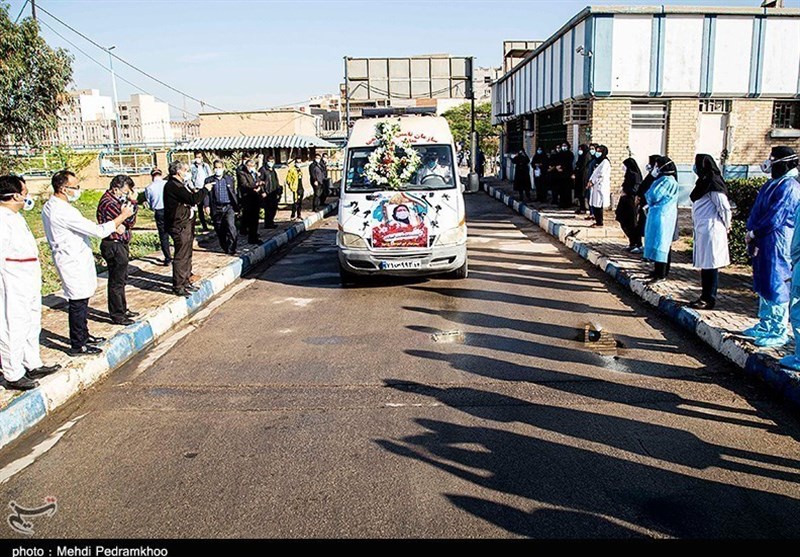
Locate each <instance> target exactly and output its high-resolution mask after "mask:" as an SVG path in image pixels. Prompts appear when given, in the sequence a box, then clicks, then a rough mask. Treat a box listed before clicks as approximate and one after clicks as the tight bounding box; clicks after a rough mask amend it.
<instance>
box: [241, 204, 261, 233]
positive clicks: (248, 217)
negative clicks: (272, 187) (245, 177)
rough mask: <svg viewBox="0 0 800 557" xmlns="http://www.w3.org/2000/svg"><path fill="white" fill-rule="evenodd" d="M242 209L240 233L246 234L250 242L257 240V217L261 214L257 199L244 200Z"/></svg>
mask: <svg viewBox="0 0 800 557" xmlns="http://www.w3.org/2000/svg"><path fill="white" fill-rule="evenodd" d="M243 205H244V206H243V207H242V221H241V224H242V233H243V234H247V238H248V240H250V242H255V241H257V240H258V216H259V213H260V212H261V202H260V201H259V198H250V199H245V200H244V203H243Z"/></svg>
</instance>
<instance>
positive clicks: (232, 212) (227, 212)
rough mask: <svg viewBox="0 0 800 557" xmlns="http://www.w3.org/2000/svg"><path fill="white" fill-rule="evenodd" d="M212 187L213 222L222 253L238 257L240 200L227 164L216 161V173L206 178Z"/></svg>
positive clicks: (209, 195)
mask: <svg viewBox="0 0 800 557" xmlns="http://www.w3.org/2000/svg"><path fill="white" fill-rule="evenodd" d="M206 183H207V184H208V183H210V184H211V185H212V187H211V190H210V191H209V192H208V197H209V206H210V207H211V222H212V223H213V225H214V231H215V232H216V233H217V238H219V245H220V247H221V248H222V251H224V252H225V253H227V254H229V255H236V246H237V244H238V242H239V233H238V232H237V231H236V213H237V212H238V211H239V199H238V196H237V195H236V191H235V190H234V187H233V176H231V175H230V174H228V173H227V172H225V163H224V162H222V161H221V160H215V161H214V173H213V174H212V175H211V176H209V177H208V178H206Z"/></svg>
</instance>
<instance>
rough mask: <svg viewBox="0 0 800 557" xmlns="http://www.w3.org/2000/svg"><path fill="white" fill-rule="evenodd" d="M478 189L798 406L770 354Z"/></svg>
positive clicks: (798, 379) (794, 381)
mask: <svg viewBox="0 0 800 557" xmlns="http://www.w3.org/2000/svg"><path fill="white" fill-rule="evenodd" d="M481 188H482V189H483V190H484V191H485V192H486V193H488V194H489V195H490V196H491V197H494V198H495V199H497V200H499V201H501V202H503V203H505V204H506V205H508V206H509V207H511V208H512V209H514V210H515V211H516V212H518V213H519V214H521V215H522V216H524V217H525V218H527V219H528V220H530V221H532V222H533V223H534V224H536V225H538V226H539V227H540V228H541V229H542V230H544V231H545V232H547V233H548V234H550V235H551V236H553V237H555V238H558V240H559V241H560V242H561V243H562V244H564V245H566V246H567V247H568V248H570V249H571V250H572V251H574V252H575V253H577V254H578V255H579V256H580V257H581V258H583V259H585V260H587V261H588V262H589V263H591V264H592V265H595V266H596V267H598V268H600V269H601V270H602V271H603V272H605V273H606V274H608V275H609V276H611V277H612V278H614V280H616V281H617V282H618V283H619V284H620V285H622V286H623V287H625V288H626V289H627V290H630V291H631V292H633V293H634V294H636V295H637V296H638V297H639V298H641V299H642V300H644V301H645V302H646V303H647V304H649V305H651V306H653V307H655V308H657V309H658V310H659V311H660V312H661V313H663V314H664V315H666V316H667V317H669V318H670V320H672V321H673V322H674V323H676V324H677V325H679V326H680V327H681V328H683V329H684V330H686V331H689V332H691V333H693V334H695V335H696V336H697V337H698V338H699V339H701V340H702V341H703V342H705V343H706V344H707V345H708V346H710V347H711V348H713V349H714V350H715V351H717V352H718V353H720V354H722V355H723V356H724V357H725V358H726V359H728V360H730V361H731V362H733V363H734V364H735V365H736V366H738V367H739V368H741V369H742V370H743V371H744V373H745V374H746V375H748V376H751V377H755V378H757V379H760V380H761V381H763V382H764V383H766V384H767V385H768V386H769V387H770V388H771V389H772V390H773V391H775V392H776V393H777V394H779V395H780V396H782V397H784V398H785V399H786V400H787V401H789V402H790V403H791V404H792V405H793V406H794V407H795V409H800V373H797V372H794V371H790V370H787V369H785V368H782V367H781V366H780V363H779V362H778V360H777V359H775V358H773V357H772V356H769V355H767V354H763V353H760V352H754V351H752V350H749V349H748V348H750V347H749V346H745V344H744V342H743V341H741V340H739V339H738V338H736V337H735V336H734V335H732V334H731V333H730V332H728V331H726V330H724V329H720V328H719V327H715V326H713V325H711V324H709V323H707V322H706V321H704V320H703V316H702V314H700V313H698V312H697V311H695V310H693V309H691V308H688V307H685V306H683V305H682V304H680V303H679V302H678V301H676V300H674V299H673V298H672V297H671V296H663V295H661V294H659V293H658V292H656V291H655V290H653V289H652V288H650V287H649V286H648V285H647V283H646V282H645V281H644V280H642V279H641V278H638V277H634V276H631V275H630V274H629V273H628V272H627V271H626V270H625V269H624V268H623V267H622V266H621V265H619V264H618V263H615V262H614V261H613V260H612V259H610V258H609V257H608V256H606V255H604V254H603V253H601V252H599V251H598V250H596V249H593V248H591V247H589V246H588V245H587V244H586V243H584V242H582V241H580V240H576V239H575V237H574V236H572V235H571V233H572V232H575V229H573V228H571V227H569V226H568V225H567V224H565V223H560V222H558V221H557V220H555V219H554V218H553V217H548V216H545V215H542V214H541V213H539V212H538V211H537V210H536V209H533V208H531V207H528V206H526V205H522V204H521V203H520V202H519V201H516V200H514V199H513V198H512V197H511V196H510V195H508V194H507V193H505V192H503V191H502V190H500V189H498V188H495V187H494V186H490V185H488V184H482V185H481Z"/></svg>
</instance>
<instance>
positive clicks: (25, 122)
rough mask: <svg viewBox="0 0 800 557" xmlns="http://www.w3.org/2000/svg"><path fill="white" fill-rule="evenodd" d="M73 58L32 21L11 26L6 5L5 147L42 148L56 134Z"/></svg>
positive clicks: (2, 32)
mask: <svg viewBox="0 0 800 557" xmlns="http://www.w3.org/2000/svg"><path fill="white" fill-rule="evenodd" d="M70 81H72V56H71V55H70V54H69V53H68V52H67V51H66V50H64V49H63V48H58V49H53V48H50V47H49V46H48V45H47V43H46V42H45V40H44V39H43V38H42V37H41V36H40V35H39V25H38V24H37V23H36V22H35V21H34V20H33V19H31V18H25V19H23V20H22V21H21V22H20V23H18V24H15V23H13V22H12V21H11V18H10V17H9V14H8V6H6V5H0V130H2V132H0V133H2V134H3V136H4V137H2V138H0V139H1V140H2V142H5V141H6V140H7V138H6V137H5V136H9V137H10V139H11V140H12V141H14V142H15V143H24V144H28V145H32V146H38V145H39V143H40V142H41V140H42V139H43V138H44V137H45V136H46V134H47V132H48V131H52V130H54V129H55V128H56V125H57V118H56V113H57V112H58V109H59V108H60V107H61V106H62V105H63V104H64V102H66V100H67V99H68V94H67V85H68V84H69V83H70Z"/></svg>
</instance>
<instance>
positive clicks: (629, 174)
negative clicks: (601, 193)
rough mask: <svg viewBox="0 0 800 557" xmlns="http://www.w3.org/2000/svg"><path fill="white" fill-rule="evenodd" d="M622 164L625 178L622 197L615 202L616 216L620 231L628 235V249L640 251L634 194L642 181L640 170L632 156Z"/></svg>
mask: <svg viewBox="0 0 800 557" xmlns="http://www.w3.org/2000/svg"><path fill="white" fill-rule="evenodd" d="M622 166H623V169H624V170H625V179H624V180H623V181H622V197H620V199H619V203H618V204H617V211H616V217H617V221H618V222H619V225H620V226H621V227H622V231H623V232H624V233H625V236H627V237H628V251H629V252H631V253H641V251H642V235H641V234H639V223H638V222H637V221H638V213H639V198H638V197H637V196H636V192H637V190H638V189H639V185H640V184H641V183H642V172H641V171H640V170H639V165H638V164H636V161H635V160H633V159H632V158H627V159H625V161H624V162H623V163H622ZM635 250H638V251H635Z"/></svg>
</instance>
